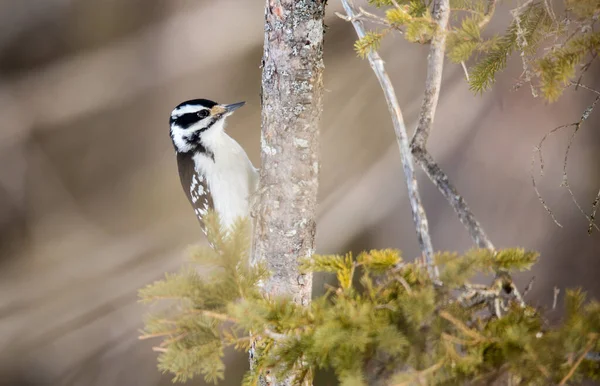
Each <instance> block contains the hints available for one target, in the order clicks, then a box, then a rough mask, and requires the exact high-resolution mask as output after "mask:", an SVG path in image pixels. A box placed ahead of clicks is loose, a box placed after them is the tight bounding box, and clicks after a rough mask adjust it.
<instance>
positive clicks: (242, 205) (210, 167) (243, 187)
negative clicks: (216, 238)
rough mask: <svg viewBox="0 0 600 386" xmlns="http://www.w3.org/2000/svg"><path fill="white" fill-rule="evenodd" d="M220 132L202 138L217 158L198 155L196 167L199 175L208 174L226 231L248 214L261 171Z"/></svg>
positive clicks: (214, 202)
mask: <svg viewBox="0 0 600 386" xmlns="http://www.w3.org/2000/svg"><path fill="white" fill-rule="evenodd" d="M213 129H214V128H213ZM218 129H220V128H217V130H214V131H213V133H211V135H209V136H204V137H203V142H204V143H205V146H206V147H207V148H209V149H211V151H212V152H213V154H214V156H215V160H214V162H213V160H212V159H210V158H209V157H208V156H206V155H202V154H197V155H195V156H194V165H195V167H196V170H197V172H199V173H202V174H204V175H205V177H206V181H207V184H208V188H209V190H210V193H211V196H212V199H213V204H214V207H215V210H216V211H217V213H218V214H219V217H220V219H221V225H222V226H223V227H225V229H227V228H229V227H230V226H231V225H232V224H233V223H234V222H235V221H236V219H238V218H239V217H245V216H248V215H249V204H248V199H249V196H250V194H251V193H254V191H255V190H256V187H257V184H258V171H257V170H256V169H255V168H254V166H253V165H252V163H251V162H250V159H248V156H247V155H246V152H245V151H244V149H242V147H241V146H240V145H239V144H238V143H237V142H236V141H235V140H234V139H233V138H231V137H230V136H228V135H227V134H226V133H225V132H223V131H222V130H218ZM207 134H208V133H207Z"/></svg>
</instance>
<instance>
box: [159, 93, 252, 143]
mask: <svg viewBox="0 0 600 386" xmlns="http://www.w3.org/2000/svg"><path fill="white" fill-rule="evenodd" d="M245 103H246V102H239V103H232V104H228V105H222V104H218V103H216V102H213V101H210V100H208V99H192V100H189V101H185V102H183V103H180V104H179V105H178V106H177V107H175V109H173V111H172V112H171V118H170V120H169V123H170V125H171V139H172V140H173V145H174V146H175V150H177V151H178V152H180V153H186V152H188V151H192V150H194V149H196V148H197V147H198V146H203V145H202V138H203V137H204V136H207V135H210V134H212V133H214V132H215V131H222V130H223V127H224V124H225V119H226V118H227V117H228V116H230V115H231V114H232V113H233V111H234V110H236V109H238V108H240V107H242V106H243V105H244V104H245Z"/></svg>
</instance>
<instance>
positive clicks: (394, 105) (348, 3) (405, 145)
mask: <svg viewBox="0 0 600 386" xmlns="http://www.w3.org/2000/svg"><path fill="white" fill-rule="evenodd" d="M442 1H443V2H444V3H446V8H448V7H447V3H448V0H442ZM342 5H343V7H344V10H345V11H346V14H347V15H348V18H349V20H350V21H351V22H352V25H353V26H354V29H355V30H356V34H357V35H358V37H359V38H363V37H364V36H365V28H364V26H363V23H362V21H361V20H360V19H357V18H356V17H355V15H356V11H355V8H354V4H353V3H352V0H342ZM444 39H445V38H444ZM442 56H443V53H442ZM367 58H368V60H369V64H370V65H371V68H372V69H373V72H374V73H375V75H376V76H377V79H378V80H379V84H380V85H381V88H382V89H383V92H384V94H385V99H386V101H387V105H388V109H389V111H390V114H391V116H392V122H393V124H394V132H395V133H396V140H397V142H398V147H399V148H400V158H401V160H402V166H403V169H404V176H405V178H406V184H407V187H408V197H409V199H410V206H411V210H412V214H413V221H414V223H415V228H416V231H417V237H418V239H419V245H420V247H421V251H422V253H423V256H424V258H425V262H426V263H427V268H428V271H429V274H430V276H431V277H432V279H433V280H437V278H438V277H439V271H438V268H437V267H436V266H435V265H434V262H433V246H432V244H431V237H430V235H429V225H428V223H427V215H426V214H425V209H424V208H423V204H422V203H421V197H420V195H419V187H418V184H417V179H416V176H415V171H414V166H413V158H412V154H411V151H410V146H409V142H408V135H407V133H406V126H405V125H404V118H403V116H402V110H401V109H400V105H399V104H398V99H397V98H396V93H395V91H394V87H393V85H392V82H391V80H390V78H389V76H388V74H387V72H386V71H385V67H384V65H383V60H382V59H381V57H380V56H379V54H378V53H377V51H375V50H371V51H369V53H368V54H367ZM440 76H441V75H440ZM436 101H437V98H436Z"/></svg>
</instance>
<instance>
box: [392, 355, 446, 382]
mask: <svg viewBox="0 0 600 386" xmlns="http://www.w3.org/2000/svg"><path fill="white" fill-rule="evenodd" d="M443 364H444V362H443V361H439V362H438V363H436V364H434V365H433V366H431V367H428V368H426V369H425V370H421V371H418V372H417V373H416V374H415V375H414V377H413V379H415V378H416V379H417V381H418V382H419V383H420V382H421V377H422V376H424V375H427V374H431V373H434V372H436V371H437V370H439V369H440V368H441V367H442V366H443ZM411 384H412V381H407V382H402V383H397V384H395V385H394V386H408V385H411Z"/></svg>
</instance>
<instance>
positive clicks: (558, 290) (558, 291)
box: [552, 287, 560, 310]
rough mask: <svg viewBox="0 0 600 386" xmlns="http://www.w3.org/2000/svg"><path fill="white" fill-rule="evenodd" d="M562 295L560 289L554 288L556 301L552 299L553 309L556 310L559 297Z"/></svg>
mask: <svg viewBox="0 0 600 386" xmlns="http://www.w3.org/2000/svg"><path fill="white" fill-rule="evenodd" d="M559 294H560V288H558V287H554V299H552V309H553V310H555V309H556V304H557V303H558V295H559Z"/></svg>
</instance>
